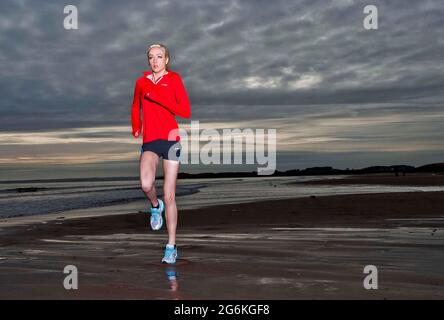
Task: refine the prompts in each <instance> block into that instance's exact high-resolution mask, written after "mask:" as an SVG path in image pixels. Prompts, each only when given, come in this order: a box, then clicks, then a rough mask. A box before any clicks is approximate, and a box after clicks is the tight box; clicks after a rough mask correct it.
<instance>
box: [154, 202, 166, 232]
mask: <svg viewBox="0 0 444 320" xmlns="http://www.w3.org/2000/svg"><path fill="white" fill-rule="evenodd" d="M157 201H158V202H159V208H154V207H152V206H151V218H150V224H151V229H153V230H160V228H162V225H163V218H162V212H163V209H164V208H165V206H164V204H163V201H162V200H160V199H157Z"/></svg>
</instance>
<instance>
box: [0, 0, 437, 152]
mask: <svg viewBox="0 0 444 320" xmlns="http://www.w3.org/2000/svg"><path fill="white" fill-rule="evenodd" d="M70 4H73V5H76V6H77V7H78V9H79V27H80V29H79V30H65V29H64V28H63V19H64V15H63V7H64V5H65V4H63V3H61V2H60V1H55V0H53V1H50V0H46V1H30V0H28V1H26V0H22V1H3V2H2V3H1V4H0V30H1V35H0V45H1V48H2V50H1V51H0V67H1V69H2V77H1V79H0V95H1V97H2V99H1V101H0V130H3V131H33V130H43V129H56V128H67V127H72V128H76V127H91V126H110V125H120V126H122V125H123V126H125V125H129V119H130V118H129V111H130V110H129V108H130V104H131V101H132V93H133V86H134V82H135V80H136V78H137V77H139V76H140V75H141V72H142V71H144V70H147V68H148V67H147V64H146V60H145V55H144V52H145V48H146V46H147V44H149V43H153V42H163V43H165V44H167V45H168V46H169V49H170V51H171V54H172V66H173V70H175V71H178V72H179V73H181V75H182V77H183V79H184V82H185V85H186V87H187V91H188V93H189V96H190V99H191V102H192V119H195V120H201V121H205V122H213V121H214V122H220V121H224V122H227V123H229V122H230V121H248V120H251V121H254V120H257V119H259V120H260V119H268V118H275V119H277V120H276V123H277V124H278V123H279V118H282V120H285V119H296V118H298V117H299V118H300V119H313V117H320V118H321V119H324V120H325V121H327V122H328V120H329V119H330V118H331V119H335V117H339V118H344V117H353V116H356V115H358V116H359V117H363V118H365V117H372V116H374V115H375V114H379V115H381V114H383V115H386V116H387V117H390V116H394V115H399V114H403V115H406V116H407V117H408V119H411V120H409V121H411V123H410V126H411V127H410V128H411V129H410V131H409V132H410V134H411V135H412V136H413V135H417V136H420V137H421V138H422V139H424V140H427V139H428V138H429V139H438V138H442V135H440V134H437V132H441V131H442V130H441V124H440V123H439V122H433V121H431V120H430V121H429V122H428V126H429V128H428V129H425V128H424V127H422V126H421V125H420V124H416V127H415V121H416V120H418V122H421V119H422V118H421V116H422V115H423V114H434V115H435V116H437V117H438V118H439V116H440V115H443V114H444V107H443V105H442V101H443V98H444V92H443V88H444V76H443V74H444V73H443V71H444V70H443V68H444V64H443V59H442V52H444V34H443V33H442V29H443V25H444V22H443V21H444V20H443V19H442V17H443V16H444V5H443V2H442V1H441V0H426V1H420V2H414V1H410V2H406V1H403V0H393V1H382V0H376V1H373V2H372V4H374V5H376V6H377V7H378V10H379V30H374V31H369V30H365V29H364V28H363V25H362V21H363V18H364V14H363V8H364V6H365V5H367V1H352V0H341V1H339V0H337V1H321V0H314V1H308V0H307V1H302V0H301V1H294V0H288V1H284V0H278V1H220V0H210V1H200V0H199V1H198V0H192V1H168V0H165V1H129V2H126V1H90V0H84V1H80V0H76V1H71V2H70ZM178 120H179V122H186V121H185V120H183V119H178ZM369 121H370V120H369ZM406 121H407V120H406ZM415 128H417V130H415ZM384 130H387V137H392V139H393V140H392V141H393V144H396V143H398V142H399V141H400V140H397V139H401V138H402V140H403V141H404V137H400V136H399V135H396V132H391V131H390V130H389V128H385V129H384ZM401 131H402V130H401ZM402 132H403V133H406V132H405V131H402ZM378 133H380V132H378ZM353 135H355V136H353ZM337 136H338V137H344V136H343V133H341V132H338V133H337ZM346 137H347V138H355V139H361V138H362V135H360V134H359V130H353V133H351V134H350V135H346ZM387 139H389V138H387ZM406 139H407V140H408V137H407V138H406Z"/></svg>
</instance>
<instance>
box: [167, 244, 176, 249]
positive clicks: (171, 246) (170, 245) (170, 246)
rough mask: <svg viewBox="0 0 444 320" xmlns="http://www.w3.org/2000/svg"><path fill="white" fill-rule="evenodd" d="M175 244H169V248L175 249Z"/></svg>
mask: <svg viewBox="0 0 444 320" xmlns="http://www.w3.org/2000/svg"><path fill="white" fill-rule="evenodd" d="M175 246H176V245H175V244H167V248H168V249H174V247H175Z"/></svg>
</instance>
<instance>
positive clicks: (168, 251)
mask: <svg viewBox="0 0 444 320" xmlns="http://www.w3.org/2000/svg"><path fill="white" fill-rule="evenodd" d="M177 258H178V255H177V247H176V245H174V247H173V246H169V245H166V247H165V255H164V257H163V258H162V263H168V264H174V263H176V259H177Z"/></svg>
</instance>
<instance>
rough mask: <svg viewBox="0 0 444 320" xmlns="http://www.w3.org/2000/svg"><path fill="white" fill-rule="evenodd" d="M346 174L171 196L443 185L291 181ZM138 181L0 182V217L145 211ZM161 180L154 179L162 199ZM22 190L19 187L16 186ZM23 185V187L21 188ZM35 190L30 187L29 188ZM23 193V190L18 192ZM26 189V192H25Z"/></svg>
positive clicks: (201, 199) (183, 182) (250, 197)
mask: <svg viewBox="0 0 444 320" xmlns="http://www.w3.org/2000/svg"><path fill="white" fill-rule="evenodd" d="M343 177H345V176H343V175H341V176H339V175H338V176H295V177H267V176H263V177H248V178H222V179H220V178H217V179H180V180H178V183H177V190H176V198H177V203H178V205H179V206H180V207H181V208H182V209H194V208H202V207H207V206H212V205H217V204H233V203H242V202H253V201H260V200H267V199H286V198H296V197H306V196H310V195H314V196H325V195H340V194H358V193H385V192H417V191H422V192H428V191H444V186H442V187H441V186H438V187H437V186H425V187H418V186H383V185H335V186H322V185H312V186H310V185H295V184H293V183H294V182H297V181H299V182H301V181H312V180H322V179H340V178H343ZM139 184H140V183H139V180H138V179H137V180H134V181H131V180H129V181H128V180H126V181H121V180H119V179H118V178H116V180H115V181H81V182H79V181H75V182H73V181H71V182H70V181H67V182H53V183H50V182H48V183H44V184H43V183H42V182H38V183H26V184H25V185H24V184H23V183H17V182H15V183H6V182H3V183H0V218H10V217H17V216H25V217H26V216H32V215H42V214H49V213H58V212H67V211H72V210H79V209H91V208H98V209H100V208H106V210H104V211H106V212H109V211H110V210H108V209H110V208H111V207H112V206H116V205H126V204H128V205H130V206H128V208H131V210H133V209H134V208H137V207H139V208H140V210H147V207H148V200H147V199H146V197H145V195H144V193H143V192H142V190H141V189H140V185H139ZM162 185H163V181H162V180H159V181H156V188H157V193H158V195H159V196H160V197H162V194H163V192H162ZM20 188H21V189H20ZM23 188H27V189H23ZM30 188H34V189H30ZM20 191H22V192H20ZM24 191H27V192H24Z"/></svg>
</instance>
